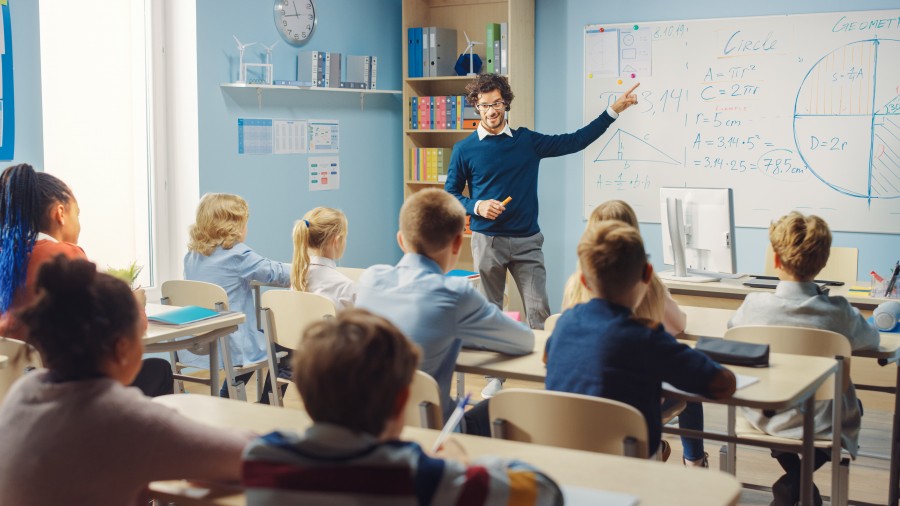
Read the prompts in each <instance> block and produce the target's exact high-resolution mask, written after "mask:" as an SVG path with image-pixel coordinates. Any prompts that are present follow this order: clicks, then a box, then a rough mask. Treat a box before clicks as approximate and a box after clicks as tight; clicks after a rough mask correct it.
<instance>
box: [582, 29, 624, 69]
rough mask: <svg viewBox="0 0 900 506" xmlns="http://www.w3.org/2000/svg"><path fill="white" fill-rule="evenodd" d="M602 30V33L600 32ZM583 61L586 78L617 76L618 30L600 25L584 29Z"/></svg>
mask: <svg viewBox="0 0 900 506" xmlns="http://www.w3.org/2000/svg"><path fill="white" fill-rule="evenodd" d="M601 30H602V31H601ZM584 59H585V62H584V63H585V68H586V69H587V73H588V77H590V78H595V77H597V78H599V77H616V76H618V75H619V30H617V29H615V28H611V29H608V30H607V29H605V28H603V27H602V26H600V25H588V26H586V27H585V37H584Z"/></svg>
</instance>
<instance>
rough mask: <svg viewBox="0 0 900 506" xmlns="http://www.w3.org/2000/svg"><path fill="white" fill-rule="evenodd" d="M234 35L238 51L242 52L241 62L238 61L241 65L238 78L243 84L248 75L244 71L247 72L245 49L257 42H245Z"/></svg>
mask: <svg viewBox="0 0 900 506" xmlns="http://www.w3.org/2000/svg"><path fill="white" fill-rule="evenodd" d="M232 37H234V41H235V42H237V46H238V53H239V54H240V59H239V62H238V65H239V66H238V80H237V82H238V83H240V84H243V83H245V82H246V81H247V80H246V78H245V77H246V76H245V75H244V72H245V71H244V50H245V49H247V48H248V47H250V46H252V45H254V44H256V42H251V43H249V44H243V43H242V42H241V41H239V40H238V38H237V36H236V35H232ZM273 47H274V46H273Z"/></svg>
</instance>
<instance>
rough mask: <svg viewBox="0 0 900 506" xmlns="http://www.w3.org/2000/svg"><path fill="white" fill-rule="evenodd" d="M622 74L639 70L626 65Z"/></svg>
mask: <svg viewBox="0 0 900 506" xmlns="http://www.w3.org/2000/svg"><path fill="white" fill-rule="evenodd" d="M622 72H637V69H636V68H634V67H632V66H631V65H625V68H624V69H622Z"/></svg>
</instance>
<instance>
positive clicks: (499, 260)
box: [472, 232, 550, 329]
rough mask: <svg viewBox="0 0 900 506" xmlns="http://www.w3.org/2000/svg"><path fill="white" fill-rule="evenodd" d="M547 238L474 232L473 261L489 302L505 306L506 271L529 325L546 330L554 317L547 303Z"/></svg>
mask: <svg viewBox="0 0 900 506" xmlns="http://www.w3.org/2000/svg"><path fill="white" fill-rule="evenodd" d="M543 245H544V235H543V234H541V233H540V232H538V233H537V234H534V235H532V236H530V237H500V236H489V235H484V234H479V233H478V232H472V258H473V260H474V262H475V270H476V271H478V273H479V274H481V292H482V293H483V294H484V296H485V297H487V299H488V300H489V301H490V302H492V303H493V304H496V305H497V307H503V292H504V290H505V289H506V271H507V270H509V272H510V273H512V276H513V279H514V280H515V281H516V285H518V287H519V294H520V295H521V296H522V302H524V303H525V317H526V321H527V322H528V326H529V327H531V328H533V329H543V328H544V321H545V320H546V319H547V317H548V316H550V304H549V303H548V302H547V271H546V270H545V269H544V252H543V251H541V246H543Z"/></svg>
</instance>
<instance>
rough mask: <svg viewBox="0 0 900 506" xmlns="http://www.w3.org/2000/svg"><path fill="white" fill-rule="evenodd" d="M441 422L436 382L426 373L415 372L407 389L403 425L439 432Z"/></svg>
mask: <svg viewBox="0 0 900 506" xmlns="http://www.w3.org/2000/svg"><path fill="white" fill-rule="evenodd" d="M443 420H444V412H443V410H442V409H441V392H440V390H439V389H438V384H437V381H435V380H434V378H432V377H431V376H430V375H428V373H425V372H422V371H416V374H415V375H414V376H413V380H412V385H410V387H409V401H407V403H406V414H405V422H404V425H412V426H414V427H422V428H425V429H438V430H439V429H440V428H441V427H442V426H443Z"/></svg>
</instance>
